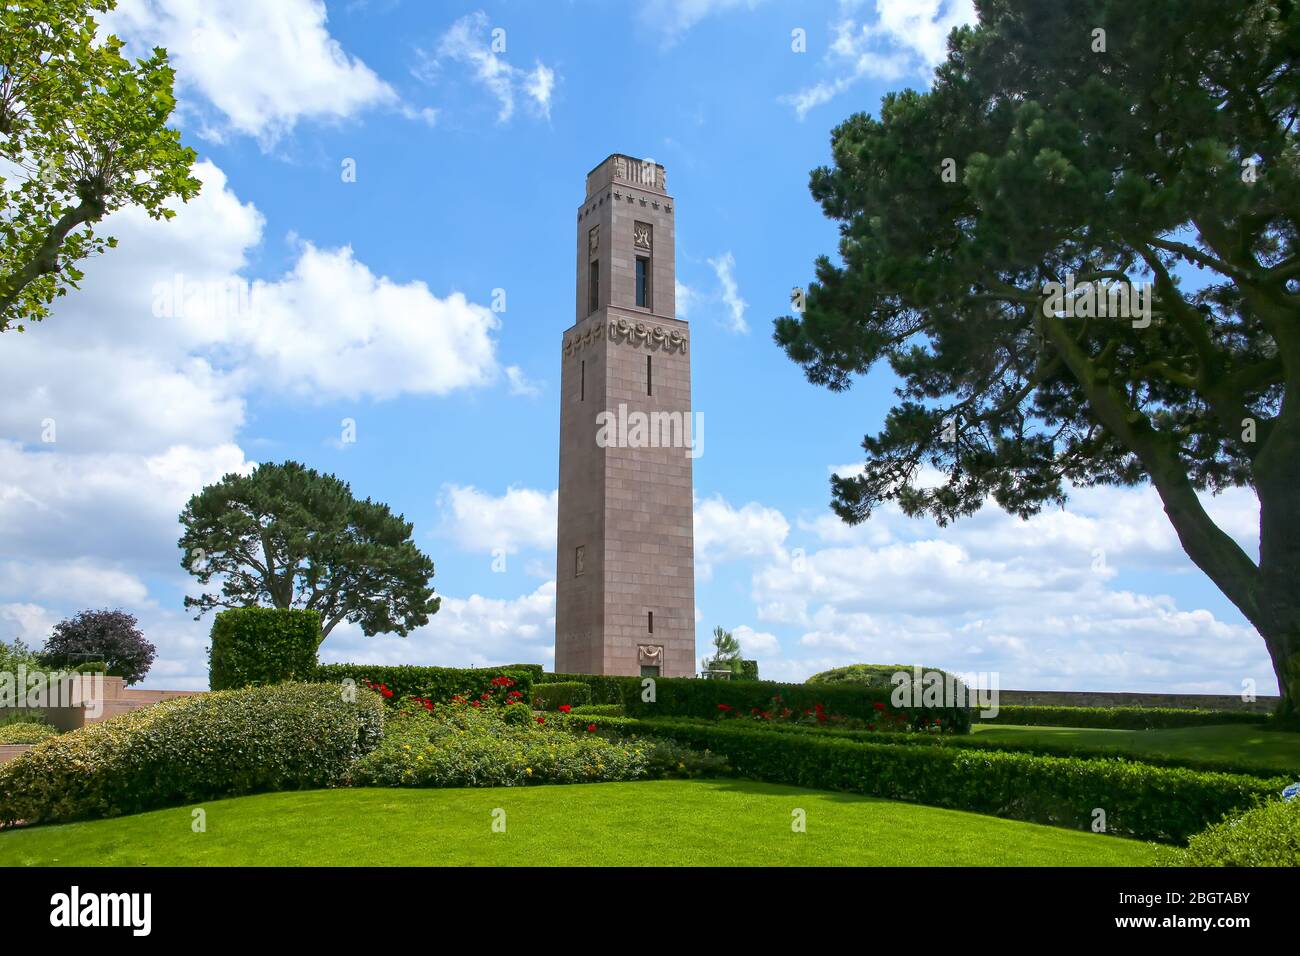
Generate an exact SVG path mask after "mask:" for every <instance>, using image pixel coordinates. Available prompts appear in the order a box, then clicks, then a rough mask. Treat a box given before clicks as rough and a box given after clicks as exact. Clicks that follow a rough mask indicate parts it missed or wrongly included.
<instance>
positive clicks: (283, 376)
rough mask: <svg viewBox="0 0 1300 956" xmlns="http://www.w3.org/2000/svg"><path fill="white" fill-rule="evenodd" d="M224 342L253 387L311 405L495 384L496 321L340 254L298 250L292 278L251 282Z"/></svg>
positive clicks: (456, 296)
mask: <svg viewBox="0 0 1300 956" xmlns="http://www.w3.org/2000/svg"><path fill="white" fill-rule="evenodd" d="M255 290H256V291H255V296H256V299H255V303H256V304H255V305H254V306H253V308H252V309H251V310H250V312H249V313H248V314H247V315H246V316H243V317H241V318H239V319H237V320H235V321H234V322H231V323H229V325H228V330H229V333H230V341H231V343H232V344H233V345H234V346H235V347H236V348H239V349H242V350H243V351H244V352H245V353H246V355H247V367H250V368H251V369H253V370H256V371H257V372H258V375H257V376H256V377H257V379H258V380H259V381H262V382H265V383H267V384H268V385H269V386H270V387H272V388H273V389H278V390H287V391H291V392H294V393H297V394H298V395H301V396H309V397H312V398H315V399H330V398H349V399H355V398H358V397H361V396H369V397H372V398H378V399H385V398H392V397H394V396H396V395H399V394H403V393H406V394H432V395H445V394H446V393H448V392H450V391H454V390H456V389H460V388H472V387H476V386H481V385H486V384H489V383H490V382H493V381H495V380H496V379H497V378H498V376H499V374H500V372H501V369H500V368H499V367H498V365H497V361H496V356H495V344H494V342H493V340H492V336H491V333H492V332H493V331H495V330H496V329H497V327H498V326H499V324H500V320H499V319H498V318H497V316H496V314H495V313H493V312H492V311H491V310H490V309H488V308H487V307H486V306H481V305H476V304H474V303H472V302H470V301H469V300H467V299H466V298H465V296H464V295H463V294H462V293H460V292H453V293H451V294H450V295H448V296H446V297H445V298H439V297H438V296H436V295H434V294H433V293H432V292H430V291H429V287H428V286H426V285H425V284H424V283H423V282H421V281H412V282H407V283H396V282H393V281H392V280H390V279H388V278H387V277H385V276H377V275H375V274H374V273H373V272H372V271H371V270H370V268H369V267H368V266H366V265H365V264H364V263H362V262H359V261H357V259H356V258H355V257H354V255H353V253H352V250H351V249H350V248H347V247H344V248H342V249H332V250H330V249H318V248H317V247H316V246H314V245H312V244H311V243H307V244H305V245H304V247H303V249H302V253H301V255H300V256H299V258H298V261H297V263H296V264H295V265H294V268H293V270H292V271H291V272H290V273H289V274H288V275H287V276H285V277H284V278H283V279H281V280H279V281H277V282H270V283H258V284H257V285H256V287H255Z"/></svg>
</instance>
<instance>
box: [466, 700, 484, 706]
mask: <svg viewBox="0 0 1300 956" xmlns="http://www.w3.org/2000/svg"><path fill="white" fill-rule="evenodd" d="M469 705H470V706H471V707H482V706H483V704H482V703H481V702H479V701H477V700H471V701H470V702H469Z"/></svg>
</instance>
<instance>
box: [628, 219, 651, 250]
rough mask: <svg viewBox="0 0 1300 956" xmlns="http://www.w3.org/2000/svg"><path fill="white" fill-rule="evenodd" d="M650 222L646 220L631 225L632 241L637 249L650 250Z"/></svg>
mask: <svg viewBox="0 0 1300 956" xmlns="http://www.w3.org/2000/svg"><path fill="white" fill-rule="evenodd" d="M650 236H651V230H650V224H649V223H648V222H638V223H635V224H634V225H633V226H632V243H633V245H635V246H636V247H637V248H638V249H645V250H646V251H647V252H649V251H650Z"/></svg>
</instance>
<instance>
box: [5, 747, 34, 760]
mask: <svg viewBox="0 0 1300 956" xmlns="http://www.w3.org/2000/svg"><path fill="white" fill-rule="evenodd" d="M34 746H36V745H35V744H0V763H8V762H9V761H10V760H13V759H14V758H15V757H17V756H18V755H19V754H20V753H22V752H23V751H24V750H31V749H32V747H34Z"/></svg>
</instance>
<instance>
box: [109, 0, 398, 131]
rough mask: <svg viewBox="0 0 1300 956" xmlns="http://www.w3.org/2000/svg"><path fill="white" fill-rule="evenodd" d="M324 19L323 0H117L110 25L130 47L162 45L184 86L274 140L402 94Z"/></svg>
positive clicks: (244, 127) (229, 119)
mask: <svg viewBox="0 0 1300 956" xmlns="http://www.w3.org/2000/svg"><path fill="white" fill-rule="evenodd" d="M326 19H327V18H326V12H325V4H324V2H323V0H275V2H274V3H266V2H264V0H222V2H221V3H215V4H214V3H209V2H205V0H119V3H118V8H117V10H116V11H114V12H113V13H111V14H109V15H108V17H107V18H106V20H105V26H106V28H107V29H109V30H111V31H113V32H115V33H117V34H118V35H120V36H122V37H123V39H125V40H127V41H128V42H129V43H131V44H132V47H133V48H136V47H139V48H144V47H152V46H164V47H166V48H167V50H168V52H169V54H170V55H171V59H172V63H173V65H174V66H175V67H176V75H177V83H178V88H179V90H180V92H181V94H182V96H184V95H185V94H187V93H189V92H190V91H197V92H198V93H200V94H201V95H202V96H203V97H204V98H205V99H206V100H207V101H208V102H210V103H211V104H212V105H213V106H214V107H215V108H216V109H217V110H219V111H220V112H221V114H222V116H223V117H224V120H225V125H226V126H228V127H229V128H230V129H233V130H235V131H236V132H239V133H246V134H249V135H253V136H256V137H259V138H260V139H262V140H263V141H271V140H274V139H275V138H276V137H278V136H279V135H281V134H283V133H285V132H287V131H288V130H290V129H292V128H293V126H294V125H295V124H296V123H297V122H298V120H300V119H325V120H340V119H345V118H347V117H350V116H354V115H356V114H357V113H359V112H360V111H362V110H363V109H365V108H367V107H369V106H374V105H382V104H388V105H392V104H394V103H396V101H397V94H396V93H395V92H394V91H393V89H392V87H390V86H389V85H388V84H387V83H385V82H384V81H383V80H382V79H380V78H379V77H378V76H377V75H376V74H375V72H374V71H373V70H371V69H370V67H368V66H366V65H365V63H363V62H362V61H361V60H360V59H358V58H356V57H354V56H351V55H349V54H348V53H347V52H346V51H345V50H344V49H343V48H342V47H341V46H340V45H339V42H338V41H337V40H335V39H334V38H333V37H332V36H330V33H329V30H328V29H327V27H326ZM211 132H212V134H213V135H217V136H220V135H221V133H222V132H223V131H222V130H221V129H219V128H218V129H214V130H212V131H211Z"/></svg>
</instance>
